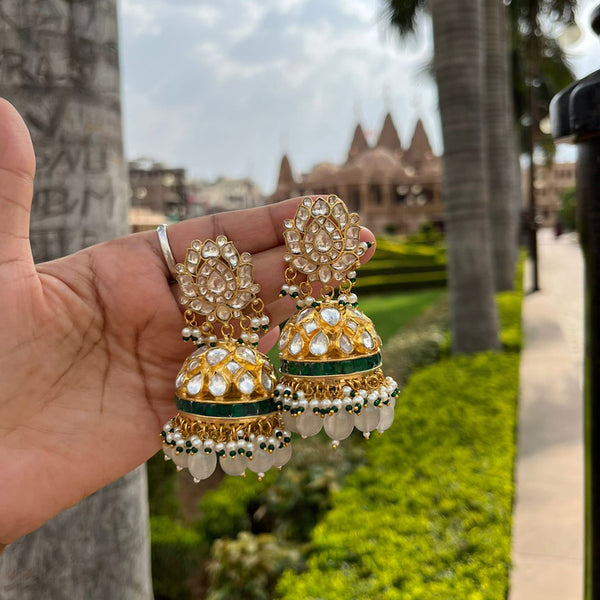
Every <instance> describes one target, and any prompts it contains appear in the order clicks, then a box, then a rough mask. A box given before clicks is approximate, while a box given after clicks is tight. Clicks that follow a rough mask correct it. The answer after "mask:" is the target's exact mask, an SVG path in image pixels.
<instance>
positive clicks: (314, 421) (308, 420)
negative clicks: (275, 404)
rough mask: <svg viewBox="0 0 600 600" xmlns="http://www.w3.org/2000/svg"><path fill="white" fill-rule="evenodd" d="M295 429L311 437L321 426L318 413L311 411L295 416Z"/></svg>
mask: <svg viewBox="0 0 600 600" xmlns="http://www.w3.org/2000/svg"><path fill="white" fill-rule="evenodd" d="M296 422H297V424H296V431H297V432H298V433H299V434H300V435H301V436H302V437H303V438H307V437H311V436H313V435H316V434H317V433H319V431H321V427H323V419H321V417H320V416H319V415H315V414H313V413H312V412H305V413H302V414H301V415H300V416H299V417H297V418H296Z"/></svg>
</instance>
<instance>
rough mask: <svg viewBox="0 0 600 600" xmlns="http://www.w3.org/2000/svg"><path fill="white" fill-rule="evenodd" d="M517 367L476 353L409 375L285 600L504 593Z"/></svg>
mask: <svg viewBox="0 0 600 600" xmlns="http://www.w3.org/2000/svg"><path fill="white" fill-rule="evenodd" d="M518 363H519V357H518V355H517V354H499V353H484V354H480V355H476V356H459V357H452V358H449V359H446V360H443V361H441V362H440V363H438V364H436V365H433V366H430V367H428V368H426V369H423V370H421V371H419V372H417V373H416V374H414V376H413V377H412V378H411V380H410V382H409V384H408V386H407V388H406V390H405V391H404V392H403V393H402V394H401V396H400V397H399V399H398V404H397V405H396V413H397V414H396V419H395V424H394V425H393V426H392V428H391V429H390V430H389V431H388V432H386V434H385V435H383V436H381V437H379V438H375V439H373V441H372V443H371V444H369V449H368V452H367V459H368V465H367V466H366V467H363V468H359V469H357V471H356V472H354V473H353V474H351V475H349V476H348V478H347V479H346V483H345V486H344V489H343V490H342V491H340V492H339V493H338V494H336V495H335V496H334V499H333V504H334V507H333V509H332V510H331V511H330V512H329V513H328V514H327V516H326V517H325V519H324V520H323V521H322V522H321V523H320V524H319V525H318V526H317V527H316V528H315V530H314V533H313V547H314V553H313V554H312V556H310V558H309V560H308V570H307V571H306V572H304V573H303V574H300V575H297V574H296V573H294V572H292V571H291V570H289V571H287V572H286V573H285V574H284V576H283V577H282V579H281V581H280V583H279V585H278V588H277V590H278V592H279V594H281V595H282V596H283V598H284V600H291V599H296V598H303V599H304V600H309V599H315V600H316V599H319V600H326V599H329V598H331V599H332V600H334V599H335V600H352V599H357V598H360V599H361V600H368V599H371V598H373V599H375V598H376V599H378V600H392V599H393V600H417V599H418V600H421V599H423V598H428V599H435V598H440V599H441V598H443V599H448V600H450V599H455V598H461V599H473V600H475V599H477V600H488V599H489V600H492V599H493V600H499V599H501V598H505V597H506V592H507V586H508V568H509V557H510V523H511V507H512V498H513V483H512V472H513V461H514V452H515V444H514V428H515V407H516V398H517V387H518Z"/></svg>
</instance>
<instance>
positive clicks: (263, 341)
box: [258, 325, 279, 354]
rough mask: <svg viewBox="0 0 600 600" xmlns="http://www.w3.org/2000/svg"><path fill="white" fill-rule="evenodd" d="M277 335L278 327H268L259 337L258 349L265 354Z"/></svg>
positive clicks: (273, 343)
mask: <svg viewBox="0 0 600 600" xmlns="http://www.w3.org/2000/svg"><path fill="white" fill-rule="evenodd" d="M278 337H279V327H278V326H277V325H276V326H275V327H273V329H269V331H268V332H267V333H265V335H263V336H262V337H261V338H260V341H259V342H258V349H259V350H260V351H261V352H262V353H263V354H266V353H267V352H268V351H269V350H270V349H271V348H272V347H273V346H274V345H275V343H276V342H277V338H278Z"/></svg>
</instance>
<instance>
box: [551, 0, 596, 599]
mask: <svg viewBox="0 0 600 600" xmlns="http://www.w3.org/2000/svg"><path fill="white" fill-rule="evenodd" d="M592 27H593V28H594V31H596V33H600V6H598V7H597V8H596V10H595V11H594V13H593V16H592ZM550 116H551V119H552V129H553V135H554V137H555V138H556V139H562V140H565V141H570V142H573V143H575V144H577V170H576V186H577V221H578V230H579V235H580V243H581V248H582V250H583V255H584V258H585V358H584V368H585V374H584V393H583V397H584V444H585V585H584V589H585V600H600V71H596V72H595V73H593V74H592V75H589V76H588V77H586V78H585V79H582V80H581V81H578V82H575V83H574V84H573V85H571V86H569V87H568V88H566V89H565V90H563V91H562V92H560V93H559V94H557V95H556V96H555V97H554V99H553V100H552V104H551V106H550ZM565 284H567V282H565Z"/></svg>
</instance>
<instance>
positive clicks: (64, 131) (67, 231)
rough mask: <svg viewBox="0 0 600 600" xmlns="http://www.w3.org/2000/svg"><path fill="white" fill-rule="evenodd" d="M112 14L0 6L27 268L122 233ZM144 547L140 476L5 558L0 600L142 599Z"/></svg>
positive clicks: (0, 45)
mask: <svg viewBox="0 0 600 600" xmlns="http://www.w3.org/2000/svg"><path fill="white" fill-rule="evenodd" d="M116 4H117V0H52V1H46V2H39V1H37V0H3V1H2V3H1V4H0V52H1V55H2V61H1V62H0V93H1V94H2V95H3V96H4V97H6V98H7V99H8V100H9V101H11V102H12V103H13V104H14V105H15V106H16V108H17V109H18V110H19V111H20V112H21V114H22V115H23V117H24V119H25V121H26V122H27V124H28V126H29V128H30V131H31V134H32V138H33V142H34V146H35V151H36V160H37V176H36V184H35V193H34V200H33V208H32V217H31V242H32V248H33V253H34V257H35V259H36V260H37V261H45V260H50V259H53V258H58V257H59V256H62V255H64V254H69V253H71V252H74V251H76V250H79V249H81V248H83V247H85V246H89V245H91V244H94V243H96V242H100V241H104V240H107V239H110V238H113V237H116V236H119V235H123V234H125V233H127V231H128V224H127V205H128V202H127V200H128V183H127V171H126V165H125V162H124V158H123V149H122V139H121V110H120V98H119V58H118V29H117V6H116ZM115 268H118V266H115ZM65 450H66V451H67V450H68V451H72V452H75V451H77V449H76V448H69V449H65ZM42 501H43V499H42ZM149 546H150V543H149V531H148V507H147V494H146V475H145V470H144V468H143V467H142V468H139V469H136V470H135V471H134V472H132V473H130V474H129V475H127V476H126V477H124V478H123V479H121V480H119V481H117V482H115V483H113V484H111V485H110V486H108V487H106V488H104V489H103V490H100V491H99V492H97V493H95V494H93V495H92V496H90V497H89V498H87V499H85V500H83V501H82V502H81V503H79V504H78V505H77V506H75V507H73V508H71V509H70V510H68V511H66V512H65V513H63V514H61V515H59V516H58V517H56V518H55V519H53V520H52V521H50V522H49V523H47V524H45V525H44V526H42V527H41V528H40V529H39V530H37V531H35V532H34V533H32V534H30V535H28V536H25V537H24V538H22V539H21V540H19V541H18V542H16V543H15V544H12V545H10V546H8V547H7V548H6V550H5V551H4V552H3V554H2V556H1V557H0V598H2V599H3V600H13V599H15V600H17V599H18V600H28V599H30V598H31V599H34V598H35V599H38V598H52V599H53V600H60V599H62V598H65V599H67V598H68V599H69V600H71V599H73V598H86V599H95V598H98V599H102V600H105V599H107V598H119V599H149V598H151V597H152V590H151V578H150V548H149Z"/></svg>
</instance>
